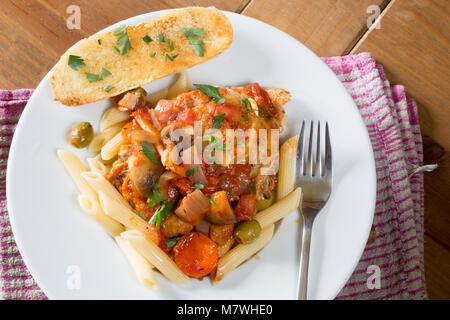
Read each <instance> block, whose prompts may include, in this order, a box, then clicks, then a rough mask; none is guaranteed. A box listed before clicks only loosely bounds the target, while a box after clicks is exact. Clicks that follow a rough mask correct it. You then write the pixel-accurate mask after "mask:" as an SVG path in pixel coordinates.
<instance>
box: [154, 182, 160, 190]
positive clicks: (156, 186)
mask: <svg viewBox="0 0 450 320" xmlns="http://www.w3.org/2000/svg"><path fill="white" fill-rule="evenodd" d="M153 189H156V190H159V189H161V185H160V184H159V183H155V184H154V185H153Z"/></svg>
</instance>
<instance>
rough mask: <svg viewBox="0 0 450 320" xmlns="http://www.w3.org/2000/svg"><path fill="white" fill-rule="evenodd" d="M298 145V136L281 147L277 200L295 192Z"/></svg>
mask: <svg viewBox="0 0 450 320" xmlns="http://www.w3.org/2000/svg"><path fill="white" fill-rule="evenodd" d="M297 143H298V136H295V137H292V138H289V139H288V140H286V141H285V142H284V143H283V144H282V146H281V149H280V162H279V167H278V184H277V200H281V199H283V198H284V197H286V196H287V195H288V194H289V193H290V192H291V191H292V190H294V184H295V164H296V156H297Z"/></svg>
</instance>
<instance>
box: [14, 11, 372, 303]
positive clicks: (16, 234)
mask: <svg viewBox="0 0 450 320" xmlns="http://www.w3.org/2000/svg"><path fill="white" fill-rule="evenodd" d="M178 9H182V8H174V9H164V10H156V11H150V12H147V13H143V14H140V15H136V16H133V17H129V18H126V19H123V20H120V21H118V22H115V23H113V24H111V25H109V26H107V27H105V28H103V29H101V30H99V31H97V32H96V33H98V32H104V31H106V30H109V29H113V28H114V27H115V26H116V25H120V24H127V21H129V20H136V19H137V20H139V19H142V18H144V17H146V16H151V15H160V14H163V13H166V12H171V11H174V10H178ZM219 10H220V9H219ZM220 11H221V12H223V13H225V14H226V15H232V16H239V19H248V20H252V21H253V23H257V24H258V23H262V24H264V25H265V26H266V27H268V28H270V29H272V30H273V31H276V32H278V33H280V34H282V35H283V36H285V37H287V38H288V39H289V41H291V42H292V41H293V42H294V43H295V44H296V45H300V46H301V47H302V48H303V49H304V50H306V51H307V52H308V53H309V54H310V55H312V56H314V58H315V59H316V60H318V61H320V63H321V64H322V65H323V66H325V67H326V69H327V72H328V73H329V74H330V75H331V76H332V77H333V78H334V80H335V81H334V82H335V83H336V85H337V86H340V88H341V90H343V91H344V92H345V94H346V95H347V97H348V98H349V99H348V100H349V103H351V104H352V108H353V111H354V112H356V113H357V115H358V120H359V122H360V125H361V126H362V127H363V128H364V133H365V135H364V140H365V144H366V145H368V146H369V148H370V150H371V153H370V155H369V158H370V159H368V161H370V167H371V169H372V170H371V172H370V173H368V178H367V183H368V184H370V185H371V191H372V192H371V193H370V194H371V195H372V199H371V201H370V204H369V207H370V217H369V213H367V215H368V220H367V221H369V222H370V223H368V226H367V228H366V230H365V235H366V236H365V237H364V238H365V239H366V240H365V242H364V243H361V244H360V248H359V254H358V259H357V260H356V259H355V261H354V262H353V264H352V265H353V266H352V268H351V270H349V271H348V272H347V275H346V277H343V278H342V279H339V280H338V281H336V282H338V283H339V285H338V286H337V288H336V290H335V292H334V293H333V295H332V296H331V297H328V299H334V298H336V297H337V295H338V294H339V292H340V291H341V290H342V288H343V287H344V286H345V284H346V283H347V281H348V280H349V279H350V276H351V275H352V274H353V272H354V270H355V269H356V267H357V265H358V263H359V261H360V259H361V257H362V255H363V253H364V249H365V247H366V243H367V239H368V238H369V234H370V229H371V226H372V220H373V216H374V214H375V207H376V191H377V188H376V187H377V178H376V163H375V158H374V154H373V148H372V143H371V141H370V137H369V133H368V130H367V127H366V125H365V123H364V121H363V119H362V117H361V115H360V112H359V109H358V107H357V105H356V103H355V101H354V100H353V98H352V97H351V95H350V93H349V92H348V91H347V89H346V88H345V86H344V85H343V83H342V82H341V81H340V80H339V78H338V77H337V75H336V74H335V73H334V72H333V70H331V68H330V67H329V66H328V65H327V64H326V63H325V62H324V61H323V60H322V59H321V57H319V56H318V55H317V54H315V53H314V52H313V51H312V50H311V49H309V48H308V47H307V46H305V45H304V44H303V43H302V42H300V41H299V40H297V39H295V38H294V37H293V36H291V35H290V34H288V33H286V32H284V31H282V30H280V29H278V28H276V27H275V26H273V25H271V24H269V23H266V22H264V21H261V20H258V19H256V18H253V17H250V16H246V15H242V14H240V13H236V12H231V11H227V10H220ZM148 19H154V18H153V17H149V18H148ZM233 33H234V31H233ZM68 49H69V48H68ZM68 49H67V50H68ZM55 66H56V64H55V65H54V66H53V67H52V68H51V69H50V70H49V71H48V73H47V74H46V75H45V76H44V77H43V78H42V80H41V81H40V82H39V84H38V86H37V87H36V89H34V92H33V94H32V96H31V97H30V99H29V100H28V102H27V104H26V106H27V105H28V104H29V103H30V106H31V105H32V104H33V102H34V100H35V99H37V98H36V96H37V95H36V93H37V92H40V91H42V88H41V87H43V86H44V83H45V82H46V81H50V80H49V79H48V78H50V77H51V75H52V72H53V71H54V69H55ZM26 106H25V108H24V110H23V112H22V114H21V115H20V118H19V121H18V123H17V126H16V129H15V131H14V135H13V138H12V141H11V145H10V149H9V154H8V161H7V167H6V202H7V204H8V202H9V201H8V199H11V198H12V195H11V192H12V191H11V183H12V182H11V180H12V178H11V175H12V172H13V169H12V168H14V164H12V163H13V160H12V159H13V158H15V157H16V153H17V152H16V149H17V146H16V145H17V143H16V141H17V138H16V137H17V135H16V133H17V132H20V131H21V130H22V126H23V123H24V120H23V119H24V118H25V117H26V115H27V114H28V113H29V110H30V107H29V108H27V107H26ZM24 116H25V117H24ZM369 178H371V179H369ZM369 180H371V181H369ZM14 211H15V209H14V208H13V207H10V206H8V205H7V214H8V216H9V220H10V224H11V230H12V233H13V236H14V240H15V243H16V245H17V247H18V249H19V252H20V256H21V257H22V260H23V262H24V263H25V265H26V267H27V269H28V270H29V271H30V274H31V275H32V277H33V279H34V280H35V281H36V283H37V284H38V286H39V287H40V289H41V290H42V291H43V292H44V294H45V295H46V296H47V297H48V298H49V299H58V297H53V296H52V295H51V294H50V295H49V294H48V292H50V291H51V290H47V289H48V288H47V286H46V284H45V283H44V282H43V281H41V279H40V278H39V277H38V276H36V274H37V273H36V271H35V269H34V266H33V264H31V263H30V262H31V261H30V259H29V257H28V255H27V253H26V252H27V251H26V250H25V248H24V246H23V242H22V240H21V235H20V232H18V229H17V228H18V226H17V224H16V220H15V215H16V214H15V213H14ZM369 218H370V219H369ZM361 231H362V230H361Z"/></svg>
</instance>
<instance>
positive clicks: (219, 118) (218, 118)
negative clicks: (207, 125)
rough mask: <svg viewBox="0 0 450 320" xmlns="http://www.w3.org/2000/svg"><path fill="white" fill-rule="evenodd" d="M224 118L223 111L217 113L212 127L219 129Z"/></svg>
mask: <svg viewBox="0 0 450 320" xmlns="http://www.w3.org/2000/svg"><path fill="white" fill-rule="evenodd" d="M224 119H225V113H221V114H218V115H217V116H215V117H214V122H213V125H212V127H213V129H219V128H220V126H221V125H222V122H223V120H224Z"/></svg>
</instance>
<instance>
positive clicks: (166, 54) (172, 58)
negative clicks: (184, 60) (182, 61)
mask: <svg viewBox="0 0 450 320" xmlns="http://www.w3.org/2000/svg"><path fill="white" fill-rule="evenodd" d="M176 57H178V54H176V55H174V56H170V55H169V54H168V53H167V52H166V53H165V54H164V58H165V59H166V60H167V58H169V60H170V61H173V60H175V58H176Z"/></svg>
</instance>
